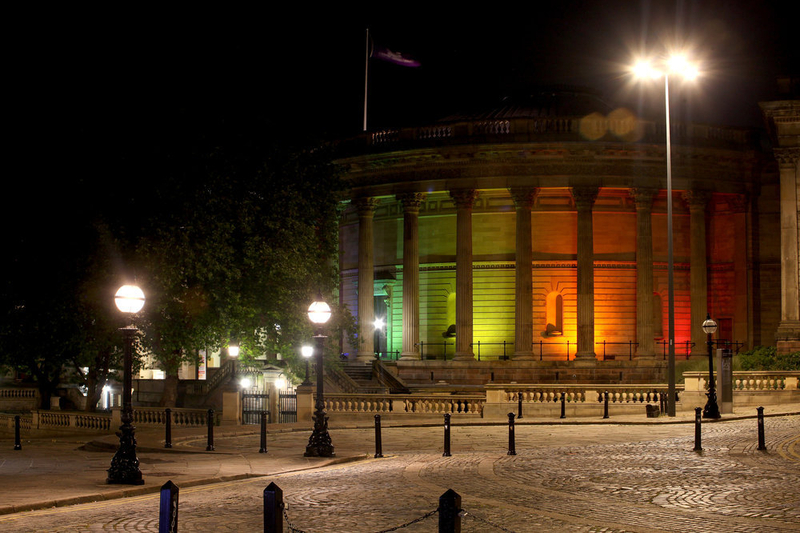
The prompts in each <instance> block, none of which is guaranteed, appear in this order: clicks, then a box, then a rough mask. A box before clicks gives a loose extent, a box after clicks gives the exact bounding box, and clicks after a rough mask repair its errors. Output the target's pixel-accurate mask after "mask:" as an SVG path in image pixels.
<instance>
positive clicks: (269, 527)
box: [264, 483, 283, 533]
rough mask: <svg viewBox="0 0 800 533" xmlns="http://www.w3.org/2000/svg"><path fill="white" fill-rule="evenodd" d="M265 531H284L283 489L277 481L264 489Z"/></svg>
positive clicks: (279, 532)
mask: <svg viewBox="0 0 800 533" xmlns="http://www.w3.org/2000/svg"><path fill="white" fill-rule="evenodd" d="M264 533H283V490H281V488H280V487H279V486H278V485H276V484H275V483H270V484H269V485H267V488H266V489H264Z"/></svg>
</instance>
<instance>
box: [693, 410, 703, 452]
mask: <svg viewBox="0 0 800 533" xmlns="http://www.w3.org/2000/svg"><path fill="white" fill-rule="evenodd" d="M702 413H703V408H702V407H695V408H694V451H696V452H702V451H703V446H702V442H701V441H702V438H701V436H700V418H701V415H702Z"/></svg>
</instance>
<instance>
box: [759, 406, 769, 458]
mask: <svg viewBox="0 0 800 533" xmlns="http://www.w3.org/2000/svg"><path fill="white" fill-rule="evenodd" d="M756 411H757V412H758V449H759V450H761V451H764V450H766V449H767V445H766V443H765V442H764V408H763V407H758V408H756Z"/></svg>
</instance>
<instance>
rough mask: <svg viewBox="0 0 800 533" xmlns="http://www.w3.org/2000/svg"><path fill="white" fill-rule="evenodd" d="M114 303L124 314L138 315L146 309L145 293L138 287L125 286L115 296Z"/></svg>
mask: <svg viewBox="0 0 800 533" xmlns="http://www.w3.org/2000/svg"><path fill="white" fill-rule="evenodd" d="M114 303H115V304H116V305H117V309H119V310H120V311H122V312H123V313H138V312H139V311H141V310H142V307H144V293H143V292H142V289H140V288H139V287H137V286H136V285H123V286H122V287H120V288H119V290H118V291H117V294H116V295H114Z"/></svg>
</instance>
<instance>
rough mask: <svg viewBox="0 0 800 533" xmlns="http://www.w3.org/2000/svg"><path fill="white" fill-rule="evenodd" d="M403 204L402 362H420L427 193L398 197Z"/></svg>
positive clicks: (399, 195)
mask: <svg viewBox="0 0 800 533" xmlns="http://www.w3.org/2000/svg"><path fill="white" fill-rule="evenodd" d="M397 199H398V200H399V201H400V202H402V203H403V351H402V353H401V354H400V358H401V359H419V358H420V352H419V229H418V221H419V206H420V204H421V203H422V201H423V200H424V199H425V194H424V193H407V194H398V195H397Z"/></svg>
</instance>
